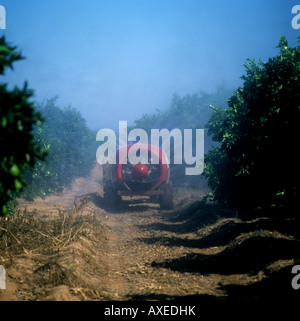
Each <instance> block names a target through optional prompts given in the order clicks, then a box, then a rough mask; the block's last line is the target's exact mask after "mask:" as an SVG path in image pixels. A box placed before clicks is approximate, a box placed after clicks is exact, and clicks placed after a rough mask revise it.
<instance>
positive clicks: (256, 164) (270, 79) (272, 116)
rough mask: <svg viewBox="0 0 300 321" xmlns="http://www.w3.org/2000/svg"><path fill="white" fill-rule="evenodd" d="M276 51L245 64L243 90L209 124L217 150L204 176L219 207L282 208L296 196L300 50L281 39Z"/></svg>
mask: <svg viewBox="0 0 300 321" xmlns="http://www.w3.org/2000/svg"><path fill="white" fill-rule="evenodd" d="M299 41H300V38H299ZM279 48H280V54H279V55H278V56H276V57H274V58H270V59H269V60H268V61H267V62H261V61H259V62H258V63H256V62H255V61H254V60H248V61H247V62H246V63H245V68H246V75H245V76H243V77H242V79H243V80H244V84H243V87H242V88H238V89H237V90H236V92H235V95H234V96H232V97H231V98H230V99H229V101H228V109H226V110H221V109H220V108H214V114H213V115H212V117H211V118H210V120H209V122H208V125H207V127H208V129H209V132H208V133H209V134H210V135H212V138H213V140H215V141H218V142H220V146H219V147H216V148H212V149H211V150H210V152H209V153H208V155H206V158H205V171H204V176H205V177H206V178H208V182H209V186H210V187H211V188H212V190H213V191H214V194H215V198H216V199H217V200H218V201H219V202H220V203H222V204H227V205H229V206H232V207H235V208H240V209H245V208H254V207H257V206H270V205H273V204H280V205H283V204H288V203H291V202H294V201H296V197H297V194H298V193H299V183H298V180H297V176H299V170H298V168H299V153H298V151H297V146H298V144H299V131H298V127H299V123H300V117H299V116H300V110H299V109H300V105H299V104H300V81H299V75H300V47H299V46H298V47H296V48H290V47H288V44H287V41H286V39H285V38H284V37H281V39H280V43H279Z"/></svg>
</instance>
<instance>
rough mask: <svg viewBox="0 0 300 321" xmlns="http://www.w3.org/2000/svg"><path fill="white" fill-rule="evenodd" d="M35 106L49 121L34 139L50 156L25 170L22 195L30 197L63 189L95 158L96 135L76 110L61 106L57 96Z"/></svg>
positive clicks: (82, 173)
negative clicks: (31, 168)
mask: <svg viewBox="0 0 300 321" xmlns="http://www.w3.org/2000/svg"><path fill="white" fill-rule="evenodd" d="M36 108H37V110H38V111H39V112H40V113H41V114H42V115H43V117H44V118H45V120H46V121H45V122H44V123H43V124H42V125H41V126H37V127H36V128H35V129H34V132H33V133H34V138H35V142H36V143H38V144H39V145H40V146H42V147H43V148H44V149H45V150H46V151H47V153H48V157H47V158H46V161H45V162H42V161H38V162H37V164H36V165H35V166H34V168H33V171H30V172H27V173H26V182H27V184H28V186H27V187H26V188H25V190H24V191H23V193H22V195H21V196H22V197H24V198H25V199H27V200H33V199H34V198H35V197H37V196H41V197H45V196H46V195H50V194H52V193H54V192H61V191H62V190H63V188H64V187H67V186H68V185H69V184H70V183H71V181H72V180H73V179H74V178H75V177H79V176H82V175H86V174H88V173H89V171H90V170H91V168H92V164H93V163H94V160H95V151H94V148H93V147H94V146H95V142H94V141H95V139H94V137H95V136H94V135H93V134H92V132H91V130H90V129H89V128H88V127H87V126H86V123H85V120H84V119H83V118H82V116H81V114H80V113H79V112H78V111H77V110H76V109H74V108H70V107H68V108H64V109H61V108H59V107H58V106H57V105H56V98H53V99H50V100H48V101H47V102H46V103H45V104H40V105H37V106H36Z"/></svg>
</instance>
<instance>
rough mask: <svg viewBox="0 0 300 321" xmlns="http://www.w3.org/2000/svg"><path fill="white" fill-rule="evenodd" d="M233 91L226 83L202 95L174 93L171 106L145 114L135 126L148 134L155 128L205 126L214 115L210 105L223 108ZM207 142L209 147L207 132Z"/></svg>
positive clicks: (196, 127)
mask: <svg viewBox="0 0 300 321" xmlns="http://www.w3.org/2000/svg"><path fill="white" fill-rule="evenodd" d="M231 93H232V92H231V91H230V90H228V89H226V88H225V86H224V85H221V86H219V87H217V89H216V91H215V92H214V93H212V94H208V93H206V92H203V91H201V92H200V95H198V94H193V95H185V96H183V97H181V96H179V95H177V94H174V96H173V99H172V102H171V105H170V107H169V108H167V109H166V110H164V111H160V110H156V113H155V114H151V115H149V114H145V115H143V117H142V118H141V119H139V120H136V121H135V124H136V126H135V127H138V128H143V129H145V130H146V131H147V132H148V134H149V133H150V130H151V129H153V128H158V129H162V128H167V129H169V130H172V129H174V128H179V129H181V130H183V129H188V128H190V129H201V128H204V127H205V125H206V123H207V121H208V119H209V117H210V116H211V115H212V110H211V109H210V108H209V106H210V105H211V104H215V105H218V106H220V109H223V108H224V107H225V106H226V101H227V99H228V97H229V96H230V95H231ZM205 143H206V144H205V147H206V148H207V147H208V146H209V145H210V143H209V138H208V136H207V135H206V133H205Z"/></svg>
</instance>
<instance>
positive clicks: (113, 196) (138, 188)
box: [103, 144, 173, 210]
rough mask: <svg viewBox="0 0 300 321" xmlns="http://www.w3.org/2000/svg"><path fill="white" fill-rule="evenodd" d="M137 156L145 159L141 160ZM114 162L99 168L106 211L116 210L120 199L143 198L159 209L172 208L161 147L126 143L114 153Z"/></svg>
mask: <svg viewBox="0 0 300 321" xmlns="http://www.w3.org/2000/svg"><path fill="white" fill-rule="evenodd" d="M139 154H143V155H147V156H148V157H146V158H145V159H141V157H140V155H139ZM129 159H130V161H129ZM116 160H117V163H116V164H106V165H104V166H103V198H104V202H105V205H106V206H107V208H108V209H115V208H118V207H119V206H120V205H121V204H122V196H131V197H132V196H147V197H149V198H150V201H151V202H157V203H159V205H160V209H164V210H167V209H172V208H173V194H172V184H171V181H170V167H169V164H168V159H167V156H166V153H165V152H164V151H163V149H162V148H160V147H157V146H153V145H147V144H128V145H126V146H123V147H120V148H119V149H118V150H117V153H116ZM131 199H132V198H131Z"/></svg>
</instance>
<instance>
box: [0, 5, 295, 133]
mask: <svg viewBox="0 0 300 321" xmlns="http://www.w3.org/2000/svg"><path fill="white" fill-rule="evenodd" d="M1 5H3V6H5V8H6V30H0V36H2V35H5V36H6V39H7V40H8V41H9V42H10V43H11V44H13V45H16V46H18V48H19V49H20V50H21V52H22V53H23V55H24V56H25V57H26V59H25V60H23V61H20V62H18V63H16V64H15V69H14V71H12V72H8V73H7V74H6V76H5V81H6V82H8V83H9V85H10V86H13V85H19V86H20V85H22V84H23V83H24V81H25V80H27V81H28V83H29V88H32V89H34V92H35V97H34V99H35V100H36V101H39V102H42V101H45V100H47V99H49V98H52V97H54V96H56V95H58V96H59V99H58V101H57V103H58V104H59V105H61V106H68V105H72V107H75V108H77V109H78V110H79V111H80V112H81V114H82V116H83V117H84V118H85V119H86V120H87V124H88V126H89V127H91V128H92V129H95V130H98V129H101V128H104V127H108V128H117V126H118V121H119V120H126V121H128V124H129V125H130V124H133V122H134V120H136V119H138V118H140V117H141V116H142V115H143V113H151V112H154V111H155V109H157V108H158V109H165V108H167V107H168V106H169V105H170V102H171V99H172V95H173V94H174V93H175V92H176V93H178V94H180V95H185V94H193V93H197V92H199V90H203V91H206V92H213V91H214V90H215V89H216V87H217V86H218V85H220V84H221V83H225V85H226V86H227V87H229V88H233V89H235V88H236V87H238V86H239V85H240V84H241V79H240V77H241V76H242V75H243V74H244V66H243V64H244V62H245V60H246V59H247V58H255V59H256V60H258V59H260V58H261V59H262V60H266V59H267V58H269V57H272V56H274V55H276V54H277V53H278V49H277V48H276V46H277V44H278V42H279V37H280V36H285V37H286V38H287V40H288V42H289V45H291V46H295V45H296V42H297V34H298V31H297V30H294V29H293V28H292V26H291V20H292V18H293V14H292V13H291V10H292V7H293V5H295V2H294V1H289V0H272V1H266V0H263V1H262V0H260V1H258V0H254V1H253V0H251V1H250V0H246V1H237V0H234V1H233V0H232V1H223V0H214V1H205V0H159V1H158V0H139V1H138V0H122V1H121V0H98V1H96V0H86V1H78V0H63V1H57V0H52V1H40V0H27V1H22V0H3V1H1Z"/></svg>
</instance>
